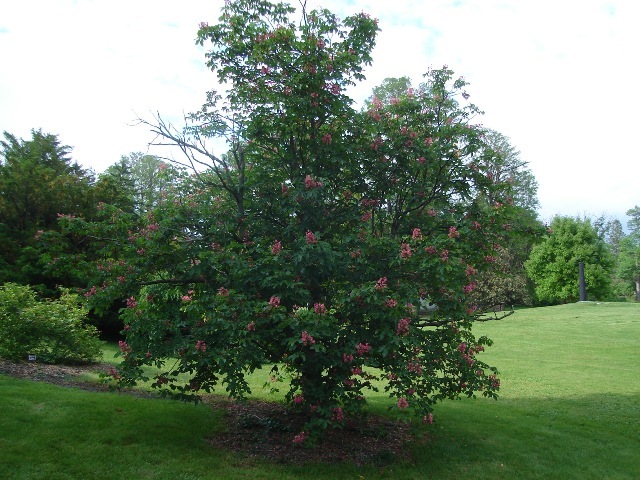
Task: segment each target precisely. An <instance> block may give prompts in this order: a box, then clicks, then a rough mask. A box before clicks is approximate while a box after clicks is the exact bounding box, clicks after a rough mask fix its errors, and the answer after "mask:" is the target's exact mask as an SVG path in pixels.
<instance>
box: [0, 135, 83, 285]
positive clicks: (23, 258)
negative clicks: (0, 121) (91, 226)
mask: <svg viewBox="0 0 640 480" xmlns="http://www.w3.org/2000/svg"><path fill="white" fill-rule="evenodd" d="M0 148H1V150H0V234H1V235H0V238H1V240H0V241H1V242H2V252H1V253H0V257H1V258H2V260H1V261H0V264H2V265H3V266H4V268H3V269H2V271H1V272H0V282H7V281H14V282H19V283H23V284H32V285H41V286H43V287H44V288H46V289H50V290H53V289H55V286H56V284H60V285H66V286H71V285H74V282H75V281H76V280H77V279H76V278H75V270H74V269H73V268H71V269H68V270H67V269H66V268H63V266H62V265H55V263H56V262H57V260H56V259H57V258H58V257H57V256H56V255H55V254H53V255H43V249H44V246H43V242H44V241H45V239H44V238H43V236H42V235H43V234H44V233H45V232H47V231H56V230H57V220H58V217H59V216H60V215H62V214H65V215H91V212H92V210H94V209H95V204H94V202H93V196H92V190H91V189H92V183H93V175H92V174H91V172H89V171H86V170H84V169H82V168H81V167H80V166H79V165H78V164H77V163H75V162H73V161H72V160H71V158H70V152H71V148H70V147H68V146H66V145H62V144H61V143H60V141H59V140H58V138H57V136H56V135H52V134H44V133H42V131H40V130H37V131H36V130H33V131H32V132H31V139H30V140H22V139H18V138H16V137H15V136H14V135H12V134H10V133H7V132H4V140H2V141H0ZM51 253H54V252H51Z"/></svg>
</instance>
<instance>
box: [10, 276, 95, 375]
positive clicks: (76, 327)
mask: <svg viewBox="0 0 640 480" xmlns="http://www.w3.org/2000/svg"><path fill="white" fill-rule="evenodd" d="M86 316H87V311H86V309H85V308H84V307H83V306H82V304H81V302H80V299H79V297H78V295H76V294H71V293H69V292H68V291H63V292H62V296H61V297H60V298H59V299H58V300H39V299H38V298H37V297H36V294H35V292H34V291H33V289H32V288H31V287H29V286H24V285H17V284H15V283H7V284H5V285H2V286H0V357H2V358H7V359H9V360H16V361H17V360H26V359H27V358H28V355H29V354H34V355H36V356H37V359H38V361H41V362H45V363H90V362H93V361H95V360H96V359H97V358H98V357H99V356H100V351H101V349H100V345H101V342H100V340H99V339H98V330H97V329H96V328H95V327H94V326H92V325H88V324H86V323H85V320H86Z"/></svg>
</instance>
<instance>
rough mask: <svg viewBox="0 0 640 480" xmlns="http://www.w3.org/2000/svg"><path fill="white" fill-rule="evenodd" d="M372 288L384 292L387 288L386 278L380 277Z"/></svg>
mask: <svg viewBox="0 0 640 480" xmlns="http://www.w3.org/2000/svg"><path fill="white" fill-rule="evenodd" d="M373 288H375V289H376V290H384V289H385V288H387V277H380V278H379V279H378V281H377V282H376V286H375V287H373Z"/></svg>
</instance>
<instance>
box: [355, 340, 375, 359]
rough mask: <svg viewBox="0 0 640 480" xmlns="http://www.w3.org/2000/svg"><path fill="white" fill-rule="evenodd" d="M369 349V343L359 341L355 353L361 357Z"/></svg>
mask: <svg viewBox="0 0 640 480" xmlns="http://www.w3.org/2000/svg"><path fill="white" fill-rule="evenodd" d="M370 351H371V345H369V344H368V343H359V344H358V345H356V354H357V355H358V356H359V357H362V356H364V355H366V354H367V353H369V352H370Z"/></svg>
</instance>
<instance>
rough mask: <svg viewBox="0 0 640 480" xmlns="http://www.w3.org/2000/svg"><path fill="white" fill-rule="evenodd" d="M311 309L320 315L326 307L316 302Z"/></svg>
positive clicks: (325, 311) (325, 310) (324, 311)
mask: <svg viewBox="0 0 640 480" xmlns="http://www.w3.org/2000/svg"><path fill="white" fill-rule="evenodd" d="M313 311H314V312H316V313H317V314H318V315H322V314H323V313H327V307H325V306H324V303H316V304H314V305H313Z"/></svg>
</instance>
